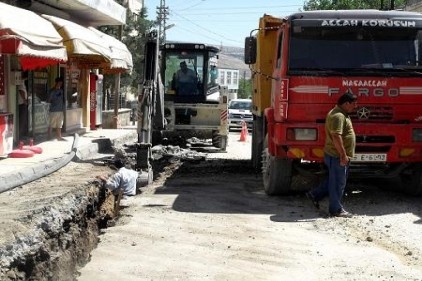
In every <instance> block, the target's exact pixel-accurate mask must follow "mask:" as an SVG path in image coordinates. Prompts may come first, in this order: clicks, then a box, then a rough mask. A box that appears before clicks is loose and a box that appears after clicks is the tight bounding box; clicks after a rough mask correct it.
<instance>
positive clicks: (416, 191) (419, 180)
mask: <svg viewBox="0 0 422 281" xmlns="http://www.w3.org/2000/svg"><path fill="white" fill-rule="evenodd" d="M400 178H401V190H402V191H403V192H404V193H406V194H408V195H412V196H422V163H417V164H414V165H412V166H410V167H408V168H407V169H405V170H404V171H403V172H402V173H401V174H400Z"/></svg>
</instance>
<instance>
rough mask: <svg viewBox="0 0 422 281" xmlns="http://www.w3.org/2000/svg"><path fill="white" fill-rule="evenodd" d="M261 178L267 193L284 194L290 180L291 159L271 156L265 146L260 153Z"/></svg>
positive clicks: (287, 191)
mask: <svg viewBox="0 0 422 281" xmlns="http://www.w3.org/2000/svg"><path fill="white" fill-rule="evenodd" d="M262 178H263V181H264V190H265V193H266V194H267V195H286V194H288V193H289V191H290V185H291V180H292V161H291V160H289V159H280V158H277V157H275V156H272V155H270V154H269V152H268V148H265V149H264V151H263V153H262Z"/></svg>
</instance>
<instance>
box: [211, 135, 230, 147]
mask: <svg viewBox="0 0 422 281" xmlns="http://www.w3.org/2000/svg"><path fill="white" fill-rule="evenodd" d="M212 145H213V146H215V147H217V148H219V149H221V150H222V151H226V149H227V136H222V135H219V134H218V131H213V132H212Z"/></svg>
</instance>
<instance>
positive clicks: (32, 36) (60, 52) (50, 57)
mask: <svg viewBox="0 0 422 281" xmlns="http://www.w3.org/2000/svg"><path fill="white" fill-rule="evenodd" d="M0 53H1V54H13V55H17V56H18V57H19V61H20V63H21V66H22V68H23V69H24V70H31V69H36V68H42V67H45V66H48V65H51V64H57V63H59V62H66V61H67V54H66V49H65V47H64V45H63V39H62V37H61V36H60V35H59V34H58V33H57V31H56V30H55V28H54V27H53V25H52V24H51V23H50V22H49V21H47V20H45V19H43V18H42V17H40V16H38V15H37V14H35V13H34V12H31V11H28V10H25V9H21V8H17V7H14V6H11V5H7V4H4V3H1V2H0Z"/></svg>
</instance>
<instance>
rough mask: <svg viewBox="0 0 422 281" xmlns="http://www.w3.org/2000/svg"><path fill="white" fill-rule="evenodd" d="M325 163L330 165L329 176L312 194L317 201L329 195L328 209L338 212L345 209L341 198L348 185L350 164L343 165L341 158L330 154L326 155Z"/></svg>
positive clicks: (331, 211)
mask: <svg viewBox="0 0 422 281" xmlns="http://www.w3.org/2000/svg"><path fill="white" fill-rule="evenodd" d="M324 163H325V165H327V167H328V177H327V178H326V179H325V180H324V181H323V182H322V183H321V184H320V185H319V186H318V187H316V188H315V189H314V190H312V191H311V194H312V195H313V196H314V199H315V200H316V201H320V200H322V199H323V198H324V197H326V196H327V195H328V196H329V208H328V211H329V212H330V213H332V214H333V213H338V212H339V211H341V210H343V205H342V204H341V199H342V197H343V193H344V189H345V187H346V181H347V175H348V171H349V166H348V165H347V166H341V165H340V158H337V157H333V156H330V155H328V154H325V155H324Z"/></svg>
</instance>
